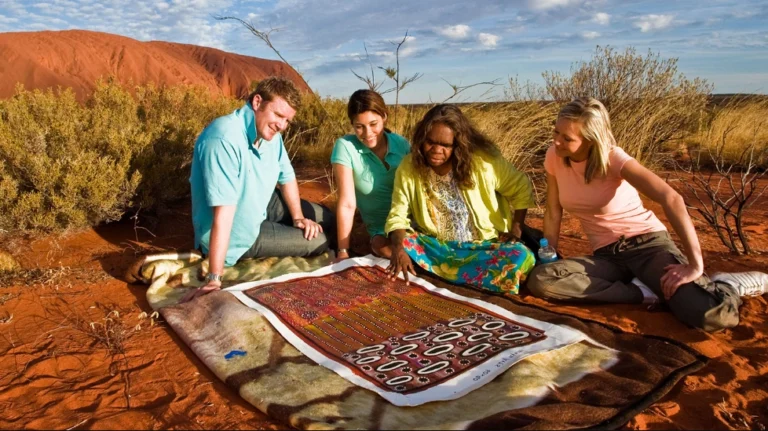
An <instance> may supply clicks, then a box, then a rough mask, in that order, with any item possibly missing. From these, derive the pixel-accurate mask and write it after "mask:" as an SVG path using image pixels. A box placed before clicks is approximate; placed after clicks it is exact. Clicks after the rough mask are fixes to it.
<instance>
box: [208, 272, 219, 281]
mask: <svg viewBox="0 0 768 431" xmlns="http://www.w3.org/2000/svg"><path fill="white" fill-rule="evenodd" d="M205 281H209V282H210V281H219V282H220V281H221V274H214V273H212V272H209V273H208V275H206V276H205Z"/></svg>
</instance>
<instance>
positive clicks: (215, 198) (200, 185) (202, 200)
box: [189, 103, 296, 266]
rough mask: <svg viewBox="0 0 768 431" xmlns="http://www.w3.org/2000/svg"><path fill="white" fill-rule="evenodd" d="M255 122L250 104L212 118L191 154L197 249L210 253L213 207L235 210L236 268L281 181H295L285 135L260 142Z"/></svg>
mask: <svg viewBox="0 0 768 431" xmlns="http://www.w3.org/2000/svg"><path fill="white" fill-rule="evenodd" d="M255 119H256V117H255V112H254V111H253V108H252V107H251V104H250V103H246V104H245V105H244V106H243V107H242V108H240V109H238V110H236V111H234V112H233V113H231V114H229V115H225V116H223V117H219V118H217V119H215V120H213V122H211V124H209V125H208V127H206V128H205V130H203V132H202V133H201V134H200V136H199V137H198V138H197V142H195V149H194V153H193V156H192V173H191V175H190V177H189V182H190V185H191V187H192V225H193V226H194V229H195V247H200V248H201V249H202V251H203V253H205V254H208V247H209V245H210V239H211V226H212V225H213V207H217V206H223V205H236V206H237V209H236V210H235V218H234V221H233V223H232V232H231V234H230V238H229V248H228V249H227V255H226V260H225V264H226V265H227V266H231V265H234V264H235V263H236V262H237V260H238V259H240V257H241V256H242V255H243V254H244V253H245V252H246V251H248V249H249V248H251V246H252V245H253V243H254V242H255V241H256V238H258V236H259V232H260V227H261V223H262V222H263V221H264V220H265V219H266V217H267V205H268V204H269V200H270V198H271V197H272V193H274V190H275V186H276V185H277V183H280V184H285V183H288V182H290V181H292V180H294V179H295V178H296V174H295V173H294V171H293V167H292V166H291V161H290V159H289V158H288V152H287V151H286V150H285V146H284V145H283V137H282V136H281V135H280V134H279V133H278V134H276V135H275V136H274V137H273V138H272V140H271V141H265V140H263V139H260V138H258V136H257V132H256V122H255ZM257 139H258V140H259V147H258V149H257V148H256V145H254V143H255V142H256V141H257Z"/></svg>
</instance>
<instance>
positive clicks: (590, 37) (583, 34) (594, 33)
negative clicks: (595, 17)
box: [581, 31, 600, 40]
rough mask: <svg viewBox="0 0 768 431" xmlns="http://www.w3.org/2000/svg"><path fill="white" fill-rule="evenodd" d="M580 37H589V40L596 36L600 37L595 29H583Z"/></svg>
mask: <svg viewBox="0 0 768 431" xmlns="http://www.w3.org/2000/svg"><path fill="white" fill-rule="evenodd" d="M581 37H583V38H584V39H590V40H591V39H596V38H598V37H600V33H598V32H596V31H585V32H583V33H581Z"/></svg>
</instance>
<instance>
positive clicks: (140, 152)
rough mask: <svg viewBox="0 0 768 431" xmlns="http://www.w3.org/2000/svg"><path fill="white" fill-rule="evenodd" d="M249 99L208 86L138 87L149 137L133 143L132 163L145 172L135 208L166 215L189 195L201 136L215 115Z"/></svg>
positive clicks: (138, 116)
mask: <svg viewBox="0 0 768 431" xmlns="http://www.w3.org/2000/svg"><path fill="white" fill-rule="evenodd" d="M243 103H244V102H243V101H239V100H235V99H233V98H228V97H221V96H218V97H217V96H211V95H210V94H209V93H208V90H207V89H206V88H203V87H187V86H175V87H156V86H154V85H149V86H146V87H139V88H137V89H136V104H137V111H136V113H135V114H134V117H135V118H136V122H137V124H140V125H141V127H142V131H141V133H142V134H143V135H144V136H146V140H144V141H142V142H137V143H135V146H134V147H133V158H132V161H131V167H132V169H134V170H136V171H138V172H141V175H142V181H141V183H140V184H139V187H138V189H137V191H136V196H135V198H134V207H135V208H137V209H138V208H141V209H144V210H148V211H150V212H157V213H163V212H164V210H165V209H166V206H167V204H168V203H170V202H174V201H177V200H179V199H182V198H185V197H187V196H189V193H190V190H189V181H188V180H189V174H190V165H191V162H192V150H193V148H194V145H195V140H196V139H197V136H198V135H199V134H200V132H201V131H202V130H203V129H204V128H205V126H207V125H208V123H210V122H211V121H212V120H213V119H214V118H216V117H219V116H221V115H225V114H228V113H230V112H232V111H234V110H235V109H237V108H239V107H241V106H242V105H243Z"/></svg>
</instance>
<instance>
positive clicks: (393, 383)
mask: <svg viewBox="0 0 768 431" xmlns="http://www.w3.org/2000/svg"><path fill="white" fill-rule="evenodd" d="M411 380H413V376H398V377H393V378H391V379H389V380H387V381H386V382H384V383H386V384H388V385H389V386H397V385H402V384H403V383H408V382H410V381H411Z"/></svg>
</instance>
